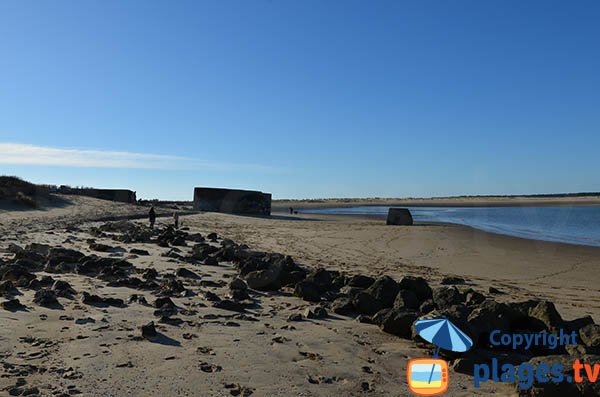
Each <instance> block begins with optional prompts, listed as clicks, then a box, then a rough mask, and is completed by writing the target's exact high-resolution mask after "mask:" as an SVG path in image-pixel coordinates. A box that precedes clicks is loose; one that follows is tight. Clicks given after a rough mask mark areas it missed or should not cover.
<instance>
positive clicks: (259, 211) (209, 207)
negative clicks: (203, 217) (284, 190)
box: [194, 187, 271, 215]
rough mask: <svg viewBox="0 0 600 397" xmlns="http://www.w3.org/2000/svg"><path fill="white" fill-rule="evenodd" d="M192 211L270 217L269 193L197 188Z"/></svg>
mask: <svg viewBox="0 0 600 397" xmlns="http://www.w3.org/2000/svg"><path fill="white" fill-rule="evenodd" d="M194 210H196V211H209V212H225V213H229V214H247V215H271V193H263V192H259V191H255V190H239V189H221V188H210V187H197V188H195V189H194Z"/></svg>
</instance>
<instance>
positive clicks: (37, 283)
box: [27, 278, 43, 291]
mask: <svg viewBox="0 0 600 397" xmlns="http://www.w3.org/2000/svg"><path fill="white" fill-rule="evenodd" d="M42 287H43V286H42V283H41V282H40V280H38V279H37V278H34V279H33V280H31V281H30V282H29V284H27V289H31V290H34V291H37V290H38V289H40V288H42Z"/></svg>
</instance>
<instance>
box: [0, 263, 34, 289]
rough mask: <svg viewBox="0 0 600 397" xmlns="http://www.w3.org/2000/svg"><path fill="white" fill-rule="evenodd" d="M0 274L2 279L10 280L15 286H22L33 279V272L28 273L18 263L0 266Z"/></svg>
mask: <svg viewBox="0 0 600 397" xmlns="http://www.w3.org/2000/svg"><path fill="white" fill-rule="evenodd" d="M0 275H2V281H12V282H14V283H15V284H16V285H17V286H23V287H24V286H26V285H27V284H29V282H30V281H31V280H33V279H35V275H34V274H32V273H30V272H29V271H28V270H27V268H26V267H24V266H20V265H18V264H14V265H8V266H4V267H0Z"/></svg>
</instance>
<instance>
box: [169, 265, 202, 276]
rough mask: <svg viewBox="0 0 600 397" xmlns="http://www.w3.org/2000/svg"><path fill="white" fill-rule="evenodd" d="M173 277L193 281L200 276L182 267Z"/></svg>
mask: <svg viewBox="0 0 600 397" xmlns="http://www.w3.org/2000/svg"><path fill="white" fill-rule="evenodd" d="M175 275H176V276H178V277H184V278H193V279H199V278H200V276H199V275H198V274H197V273H194V272H193V271H191V270H188V269H186V268H184V267H180V268H179V269H177V271H176V272H175Z"/></svg>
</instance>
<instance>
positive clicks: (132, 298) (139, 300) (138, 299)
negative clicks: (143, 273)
mask: <svg viewBox="0 0 600 397" xmlns="http://www.w3.org/2000/svg"><path fill="white" fill-rule="evenodd" d="M127 302H128V303H139V304H140V305H147V304H148V301H147V300H146V298H145V297H144V296H143V295H138V294H133V295H131V296H130V297H129V299H128V300H127Z"/></svg>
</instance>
